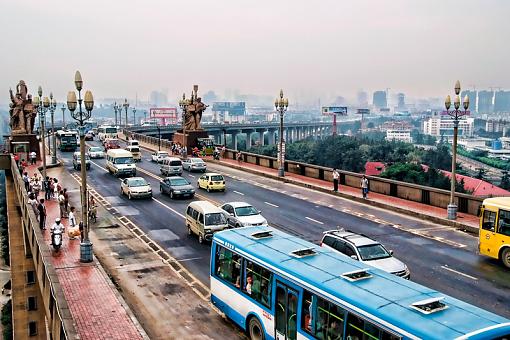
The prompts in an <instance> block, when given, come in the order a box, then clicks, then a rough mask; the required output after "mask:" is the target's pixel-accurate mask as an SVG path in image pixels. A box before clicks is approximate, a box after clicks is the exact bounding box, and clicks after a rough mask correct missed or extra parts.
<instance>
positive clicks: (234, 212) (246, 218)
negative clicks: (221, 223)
mask: <svg viewBox="0 0 510 340" xmlns="http://www.w3.org/2000/svg"><path fill="white" fill-rule="evenodd" d="M220 208H221V209H223V210H224V211H225V213H226V217H227V221H228V224H229V226H231V227H234V228H239V227H248V226H261V225H267V220H266V219H265V218H264V216H262V215H261V214H260V211H258V210H257V209H255V208H254V207H253V206H252V205H251V204H248V203H246V202H229V203H225V204H223V205H222V206H221V207H220Z"/></svg>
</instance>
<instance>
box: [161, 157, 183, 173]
mask: <svg viewBox="0 0 510 340" xmlns="http://www.w3.org/2000/svg"><path fill="white" fill-rule="evenodd" d="M159 170H160V171H161V174H162V175H163V176H171V175H179V176H181V175H182V161H181V160H180V158H176V157H167V158H165V159H163V161H162V162H161V166H160V168H159Z"/></svg>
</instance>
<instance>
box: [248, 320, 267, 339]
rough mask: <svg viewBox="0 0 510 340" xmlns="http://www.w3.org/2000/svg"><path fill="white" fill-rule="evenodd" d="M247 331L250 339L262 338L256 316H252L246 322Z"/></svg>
mask: <svg viewBox="0 0 510 340" xmlns="http://www.w3.org/2000/svg"><path fill="white" fill-rule="evenodd" d="M248 332H249V333H250V339H251V340H264V331H263V330H262V326H261V325H260V322H259V320H258V319H257V318H256V317H252V318H251V319H250V322H249V324H248Z"/></svg>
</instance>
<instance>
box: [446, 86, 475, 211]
mask: <svg viewBox="0 0 510 340" xmlns="http://www.w3.org/2000/svg"><path fill="white" fill-rule="evenodd" d="M459 94H460V82H459V81H458V80H457V82H456V83H455V99H454V101H453V107H454V108H455V110H452V111H450V106H451V104H452V101H451V98H450V96H449V95H448V96H446V100H445V102H444V105H445V107H446V113H447V114H448V115H449V116H450V117H451V118H452V120H453V144H452V176H451V187H450V203H449V204H448V208H447V212H448V219H449V220H456V219H457V204H455V183H456V181H457V178H456V175H455V170H456V169H455V167H456V163H457V135H458V133H459V119H460V118H461V117H463V116H465V115H467V114H468V112H467V110H468V108H469V97H468V96H467V95H466V96H465V97H464V101H463V107H464V111H462V110H459V109H460V96H459Z"/></svg>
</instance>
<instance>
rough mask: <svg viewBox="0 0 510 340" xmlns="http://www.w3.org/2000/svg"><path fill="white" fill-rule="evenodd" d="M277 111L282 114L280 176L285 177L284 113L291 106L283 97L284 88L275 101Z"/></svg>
mask: <svg viewBox="0 0 510 340" xmlns="http://www.w3.org/2000/svg"><path fill="white" fill-rule="evenodd" d="M274 107H275V109H276V111H277V112H278V113H279V114H280V144H279V147H278V149H279V150H278V177H285V141H284V140H283V115H284V113H285V112H286V111H287V107H289V100H288V99H287V98H283V90H280V98H276V100H275V102H274Z"/></svg>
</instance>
